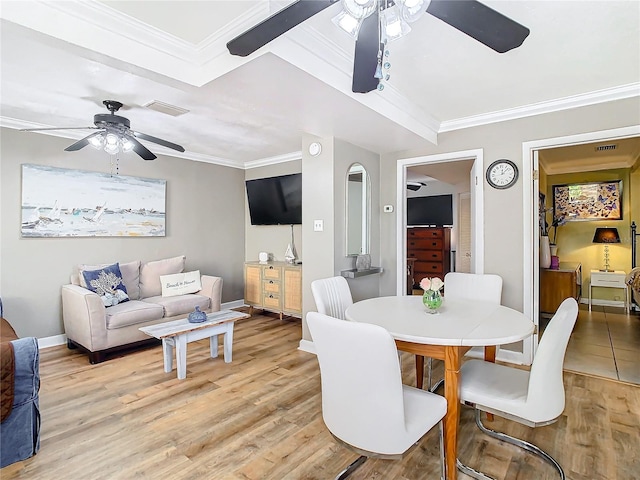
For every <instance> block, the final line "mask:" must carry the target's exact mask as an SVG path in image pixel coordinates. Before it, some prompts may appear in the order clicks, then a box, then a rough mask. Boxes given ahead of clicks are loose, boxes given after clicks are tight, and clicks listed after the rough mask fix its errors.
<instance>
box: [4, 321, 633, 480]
mask: <svg viewBox="0 0 640 480" xmlns="http://www.w3.org/2000/svg"><path fill="white" fill-rule="evenodd" d="M300 336H301V325H300V321H299V320H293V319H290V318H285V319H283V320H279V319H278V318H277V317H274V316H272V315H254V316H253V317H252V318H250V319H246V320H242V321H239V322H237V323H236V326H235V332H234V348H233V362H231V363H229V364H227V363H224V360H223V358H222V355H220V357H218V358H211V357H210V356H209V343H208V341H206V340H202V341H197V342H193V343H190V344H189V347H188V349H187V378H186V379H185V380H178V379H177V378H176V372H175V370H174V371H173V372H171V373H165V372H164V371H163V367H162V348H161V347H160V346H157V347H152V348H148V349H145V350H140V351H136V352H131V353H128V354H126V355H122V356H120V357H118V358H113V359H111V360H108V361H107V362H104V363H101V364H98V365H90V364H89V362H88V360H87V357H86V355H84V354H82V353H80V352H78V351H72V350H68V349H67V348H66V347H65V346H60V347H53V348H48V349H45V350H42V352H41V366H40V371H41V390H40V407H41V412H42V437H41V449H40V452H39V453H38V454H37V455H36V456H34V457H32V458H30V459H28V460H25V461H23V462H18V463H15V464H13V465H10V466H8V467H5V468H4V469H2V470H0V478H2V479H3V480H11V479H29V480H51V479H58V478H79V479H91V480H96V479H98V480H100V479H105V480H130V479H138V478H139V479H154V480H156V479H160V480H164V479H171V480H173V479H177V480H181V479H185V480H187V479H188V480H192V479H205V480H326V479H331V478H334V477H335V476H336V474H337V473H338V472H339V471H341V470H342V469H343V468H345V467H346V466H347V465H348V464H349V463H351V462H352V461H353V460H355V458H357V455H356V454H355V453H353V452H351V451H350V450H348V449H347V448H345V447H343V446H342V445H339V444H338V443H337V442H336V441H335V440H334V439H333V437H332V436H331V435H330V433H329V432H328V431H327V429H326V426H325V425H324V422H323V420H322V411H321V408H322V402H321V394H320V375H319V369H318V363H317V360H316V358H315V356H314V355H311V354H308V353H305V352H302V351H300V350H298V343H299V341H300ZM400 358H401V362H402V372H403V381H404V382H405V383H407V384H412V385H413V384H415V370H414V356H413V355H410V354H408V353H401V355H400ZM434 376H435V377H436V378H441V376H442V362H439V361H436V362H434ZM565 386H566V392H567V406H566V409H565V412H564V414H563V415H562V417H561V418H560V419H559V421H558V422H556V423H555V424H553V425H550V426H547V427H543V428H538V429H529V428H528V427H525V426H522V425H520V424H517V423H514V422H510V421H508V420H505V419H501V418H499V417H496V419H495V420H494V421H493V422H487V425H488V426H490V427H492V428H495V429H496V430H499V431H504V432H506V433H509V434H513V435H516V436H520V437H521V438H524V439H526V440H528V441H531V442H533V443H535V444H538V445H540V446H541V447H543V448H546V449H547V450H548V451H549V452H550V453H552V454H553V455H555V456H556V458H557V459H558V461H559V462H560V463H561V464H562V465H563V466H564V468H565V471H566V473H567V478H568V479H571V480H581V479H589V480H595V479H606V480H632V479H634V480H637V478H638V467H637V465H638V464H640V458H639V453H638V452H640V440H639V436H638V431H640V391H639V389H638V387H637V386H633V385H629V384H625V383H621V382H616V381H610V380H606V379H602V378H596V377H589V376H584V375H577V374H573V373H565ZM459 453H460V457H461V459H462V460H463V461H464V462H465V463H467V464H469V465H470V466H472V467H474V468H476V469H479V470H482V471H485V472H487V473H489V474H491V475H492V476H494V477H495V478H496V479H497V480H513V479H517V480H518V479H519V480H547V479H549V480H550V479H553V480H555V479H556V474H555V472H554V471H553V469H552V468H551V467H550V466H548V465H547V464H545V463H544V462H542V461H541V460H539V459H538V458H536V457H533V456H531V455H530V454H528V453H526V452H523V451H522V450H520V449H518V448H517V447H513V446H511V445H507V444H504V443H503V442H499V441H497V440H494V439H491V438H489V437H486V436H485V435H483V434H482V433H481V432H479V431H478V429H477V428H476V427H475V424H474V420H473V411H472V410H471V409H470V408H468V407H464V406H463V407H462V409H461V424H460V434H459ZM439 474H440V465H439V437H438V430H437V428H436V429H434V430H433V431H431V432H429V434H427V435H426V436H425V437H424V438H423V439H422V440H421V441H420V442H418V443H417V445H416V446H415V447H414V448H412V449H411V450H410V451H409V452H408V453H407V454H406V455H405V457H404V458H403V459H402V460H399V461H393V460H374V459H370V460H368V461H367V462H366V463H365V464H364V465H363V466H362V467H361V468H360V469H359V470H358V471H356V472H355V473H354V474H353V476H352V477H351V478H352V479H353V480H391V479H393V480H431V479H434V478H438V477H439ZM459 478H460V479H461V480H467V477H466V476H465V475H459Z"/></svg>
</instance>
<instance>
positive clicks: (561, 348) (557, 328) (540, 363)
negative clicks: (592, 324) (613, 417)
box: [527, 297, 578, 422]
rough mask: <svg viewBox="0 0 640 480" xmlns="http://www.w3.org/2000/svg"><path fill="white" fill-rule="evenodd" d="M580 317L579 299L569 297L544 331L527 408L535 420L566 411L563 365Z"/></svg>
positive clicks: (531, 375) (530, 380) (544, 419)
mask: <svg viewBox="0 0 640 480" xmlns="http://www.w3.org/2000/svg"><path fill="white" fill-rule="evenodd" d="M577 318H578V302H576V301H575V299H573V298H571V297H569V298H567V299H565V300H564V301H563V302H562V303H561V304H560V306H559V307H558V310H557V311H556V313H555V315H554V316H553V318H552V319H551V321H550V322H549V325H547V328H546V329H545V330H544V332H543V334H542V338H541V340H540V343H539V344H538V350H537V352H536V356H535V358H534V359H533V364H532V365H531V373H530V375H529V390H528V393H527V407H528V410H529V412H530V415H531V417H532V418H530V419H531V420H532V421H536V422H545V421H550V420H553V419H555V418H557V417H558V416H559V415H560V414H561V413H562V411H563V410H564V384H563V382H562V366H563V364H564V355H565V352H566V351H567V345H568V343H569V337H570V336H571V331H572V330H573V327H574V325H575V324H576V319H577Z"/></svg>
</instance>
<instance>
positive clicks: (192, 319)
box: [189, 306, 207, 323]
mask: <svg viewBox="0 0 640 480" xmlns="http://www.w3.org/2000/svg"><path fill="white" fill-rule="evenodd" d="M206 319H207V314H206V313H204V312H202V311H200V307H198V306H196V309H195V310H194V311H193V312H191V313H190V314H189V323H202V322H204V321H205V320H206Z"/></svg>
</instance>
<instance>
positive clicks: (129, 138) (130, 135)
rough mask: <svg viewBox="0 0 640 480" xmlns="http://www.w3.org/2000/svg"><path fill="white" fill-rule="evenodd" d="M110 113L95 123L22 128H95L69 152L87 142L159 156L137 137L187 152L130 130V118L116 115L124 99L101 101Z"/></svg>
mask: <svg viewBox="0 0 640 480" xmlns="http://www.w3.org/2000/svg"><path fill="white" fill-rule="evenodd" d="M102 103H103V104H104V106H105V107H107V110H109V112H110V113H98V114H96V115H94V116H93V124H94V125H95V126H94V127H51V128H23V129H22V130H21V131H23V132H37V131H40V130H85V129H96V130H98V131H97V132H94V133H92V134H90V135H87V136H86V137H84V138H82V139H80V140H78V141H77V142H76V143H73V144H71V145H69V146H68V147H67V148H65V151H67V152H74V151H76V150H80V149H81V148H83V147H86V146H87V145H91V146H92V147H95V148H97V149H104V150H105V151H106V152H107V153H111V154H116V153H118V152H120V151H124V152H128V151H130V150H133V151H134V152H136V153H137V154H138V155H140V156H141V157H142V158H144V159H145V160H154V159H156V158H157V157H156V156H155V155H154V154H153V153H151V152H150V151H149V149H147V147H145V146H144V145H142V143H140V142H139V141H138V140H137V139H138V138H139V139H141V140H147V141H148V142H153V143H157V144H158V145H162V146H164V147H167V148H171V149H173V150H177V151H179V152H184V148H183V147H182V146H180V145H178V144H176V143H172V142H168V141H167V140H162V139H161V138H157V137H153V136H151V135H147V134H146V133H140V132H135V131H133V130H131V128H130V126H131V122H129V119H128V118H125V117H121V116H120V115H116V112H117V111H118V110H120V108H122V103H120V102H117V101H115V100H104V101H103V102H102Z"/></svg>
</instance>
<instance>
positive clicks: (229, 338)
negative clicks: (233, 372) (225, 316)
mask: <svg viewBox="0 0 640 480" xmlns="http://www.w3.org/2000/svg"><path fill="white" fill-rule="evenodd" d="M232 346H233V322H229V323H228V327H227V331H226V332H224V362H225V363H231V348H232Z"/></svg>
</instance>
